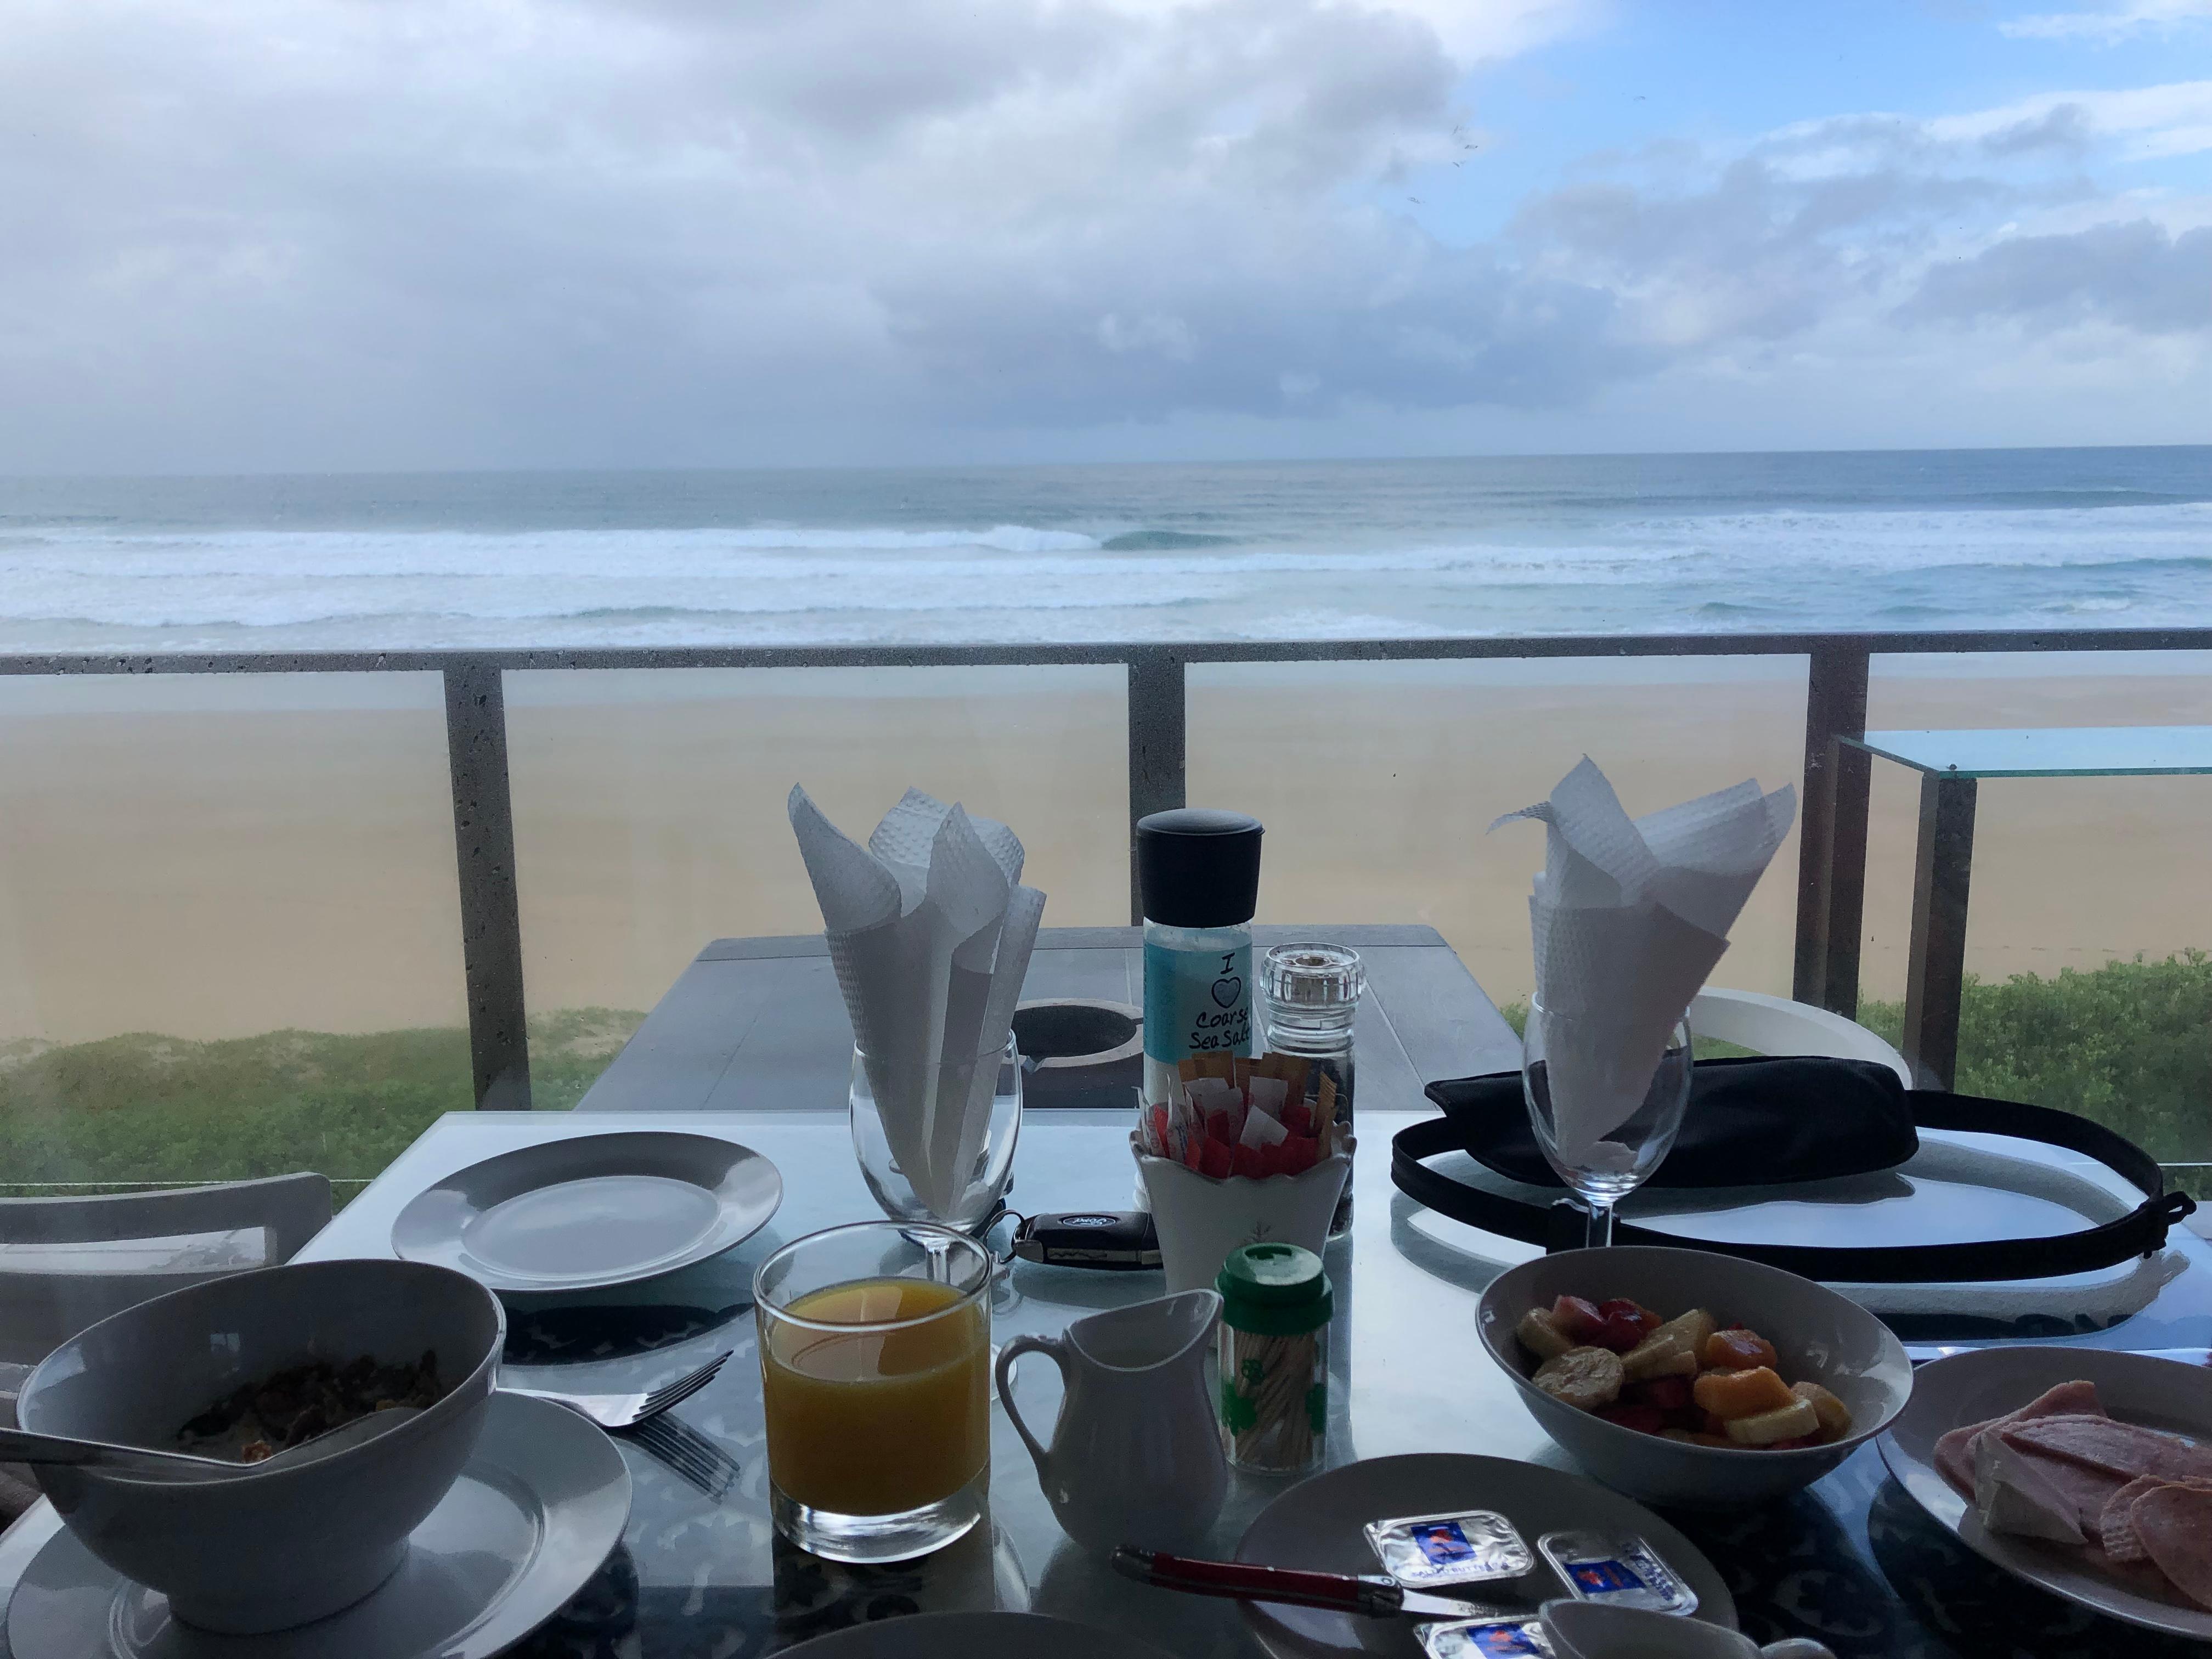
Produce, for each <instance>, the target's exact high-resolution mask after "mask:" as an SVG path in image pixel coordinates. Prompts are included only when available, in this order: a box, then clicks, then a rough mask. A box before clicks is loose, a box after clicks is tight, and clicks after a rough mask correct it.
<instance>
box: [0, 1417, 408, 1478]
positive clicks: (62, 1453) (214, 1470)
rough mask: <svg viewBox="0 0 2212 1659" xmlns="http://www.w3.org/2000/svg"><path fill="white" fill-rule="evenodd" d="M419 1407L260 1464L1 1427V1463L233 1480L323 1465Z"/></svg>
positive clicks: (341, 1430)
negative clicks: (266, 1472)
mask: <svg viewBox="0 0 2212 1659" xmlns="http://www.w3.org/2000/svg"><path fill="white" fill-rule="evenodd" d="M420 1409H421V1407H416V1406H391V1407H386V1408H385V1409H384V1410H382V1411H380V1412H371V1413H368V1415H367V1416H365V1417H356V1418H355V1419H353V1420H352V1421H350V1422H348V1423H341V1424H339V1425H337V1427H336V1428H334V1429H326V1430H325V1431H323V1432H322V1433H320V1434H319V1435H316V1436H314V1437H313V1438H312V1439H307V1440H302V1441H301V1443H299V1444H298V1445H296V1446H288V1447H286V1448H285V1449H283V1451H280V1452H278V1453H277V1454H276V1455H274V1456H273V1457H264V1458H263V1459H262V1460H261V1461H260V1462H258V1463H240V1462H234V1461H233V1460H232V1459H229V1458H227V1457H202V1456H199V1455H197V1454H196V1453H193V1452H179V1451H156V1450H155V1449H153V1448H152V1447H150V1446H118V1445H115V1444H113V1443H110V1442H108V1441H105V1440H79V1439H76V1438H75V1437H71V1436H68V1435H59V1434H33V1433H31V1432H30V1431H27V1430H25V1429H0V1461H6V1462H15V1463H55V1464H64V1465H67V1466H70V1467H72V1468H98V1469H108V1470H112V1471H113V1472H114V1473H116V1474H131V1475H137V1476H140V1477H142V1478H144V1479H149V1480H236V1479H239V1478H240V1477H241V1476H246V1475H254V1474H262V1473H264V1472H265V1471H267V1470H270V1469H277V1468H295V1467H296V1466H298V1465H299V1464H301V1463H313V1462H319V1461H320V1460H321V1459H323V1458H325V1457H329V1456H331V1455H335V1454H337V1453H338V1452H342V1451H344V1450H347V1449H349V1448H351V1447H353V1446H356V1445H358V1444H360V1443H362V1441H364V1440H371V1439H374V1437H376V1436H378V1435H380V1434H382V1433H384V1432H385V1431H387V1430H389V1429H394V1428H397V1427H398V1425H400V1424H401V1423H403V1422H404V1421H405V1420H406V1419H408V1418H410V1417H412V1416H414V1415H415V1414H416V1412H417V1411H419V1410H420Z"/></svg>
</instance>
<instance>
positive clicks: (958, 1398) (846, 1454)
mask: <svg viewBox="0 0 2212 1659" xmlns="http://www.w3.org/2000/svg"><path fill="white" fill-rule="evenodd" d="M993 1267H994V1261H993V1258H992V1255H991V1253H990V1251H988V1250H987V1249H984V1247H983V1246H982V1245H981V1244H979V1243H976V1242H975V1240H974V1239H972V1238H970V1237H968V1236H967V1235H966V1234H965V1233H958V1232H955V1231H952V1230H951V1229H950V1228H948V1227H934V1226H929V1225H923V1224H920V1223H915V1222H904V1221H864V1222H860V1223H859V1224H857V1225H853V1226H849V1227H832V1228H830V1229H829V1231H826V1232H819V1233H811V1234H809V1235H808V1236H807V1237H805V1238H801V1239H796V1240H793V1242H792V1243H789V1244H787V1245H785V1246H784V1247H783V1248H782V1249H780V1250H778V1251H777V1252H776V1253H775V1255H771V1256H770V1257H769V1259H768V1260H767V1261H763V1263H761V1267H760V1271H759V1273H757V1274H755V1275H754V1277H753V1314H754V1317H755V1318H756V1319H757V1321H758V1322H759V1325H760V1358H761V1392H762V1395H763V1399H764V1402H765V1405H766V1407H767V1416H768V1471H769V1512H770V1513H771V1514H772V1515H773V1516H775V1525H776V1530H777V1531H779V1532H781V1534H783V1535H784V1536H785V1537H786V1538H788V1539H789V1540H790V1541H792V1542H793V1543H794V1544H796V1545H798V1546H799V1547H800V1548H801V1549H804V1550H808V1551H811V1553H814V1554H816V1555H823V1556H827V1557H829V1559H831V1560H834V1561H903V1560H906V1559H909V1558H910V1557H913V1556H917V1555H926V1554H927V1553H929V1552H930V1551H932V1550H934V1549H940V1548H942V1547H944V1546H945V1545H947V1544H949V1543H951V1541H953V1540H954V1539H956V1538H957V1537H959V1536H960V1535H961V1534H963V1533H964V1532H966V1531H967V1530H968V1529H969V1528H970V1527H972V1526H974V1525H975V1522H976V1521H977V1519H978V1518H979V1517H981V1515H982V1513H983V1502H984V1495H985V1492H986V1489H987V1486H988V1485H989V1483H990V1478H991V1406H990V1371H991V1302H990V1291H991V1274H992V1271H993Z"/></svg>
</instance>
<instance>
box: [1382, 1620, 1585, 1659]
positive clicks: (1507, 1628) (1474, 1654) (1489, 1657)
mask: <svg viewBox="0 0 2212 1659" xmlns="http://www.w3.org/2000/svg"><path fill="white" fill-rule="evenodd" d="M1414 1634H1415V1635H1417V1636H1419V1638H1420V1640H1421V1651H1422V1652H1424V1653H1425V1654H1427V1655H1428V1656H1429V1659H1500V1656H1504V1659H1527V1656H1530V1655H1534V1656H1535V1659H1553V1654H1554V1652H1555V1651H1556V1650H1554V1649H1553V1646H1552V1642H1551V1638H1549V1637H1547V1636H1546V1635H1545V1634H1544V1625H1543V1621H1542V1620H1539V1619H1468V1620H1460V1621H1458V1622H1456V1623H1453V1624H1448V1625H1423V1626H1420V1627H1419V1629H1418V1630H1416V1631H1415V1632H1414Z"/></svg>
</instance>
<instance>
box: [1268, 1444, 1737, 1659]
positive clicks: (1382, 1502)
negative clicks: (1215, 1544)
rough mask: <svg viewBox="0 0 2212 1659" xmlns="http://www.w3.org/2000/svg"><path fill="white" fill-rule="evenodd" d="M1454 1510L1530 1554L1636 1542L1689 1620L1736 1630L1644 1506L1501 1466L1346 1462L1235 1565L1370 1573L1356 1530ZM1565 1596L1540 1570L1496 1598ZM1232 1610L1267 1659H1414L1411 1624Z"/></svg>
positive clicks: (1723, 1601) (1707, 1574) (1692, 1560)
mask: <svg viewBox="0 0 2212 1659" xmlns="http://www.w3.org/2000/svg"><path fill="white" fill-rule="evenodd" d="M1456 1510H1498V1512H1499V1513H1501V1514H1503V1515H1504V1516H1505V1518H1506V1519H1507V1520H1509V1521H1510V1522H1513V1524H1514V1525H1515V1526H1516V1527H1518V1528H1520V1529H1521V1535H1522V1537H1523V1538H1525V1539H1526V1540H1527V1541H1528V1547H1530V1548H1531V1549H1534V1547H1535V1546H1536V1541H1537V1539H1539V1538H1540V1537H1541V1536H1542V1535H1543V1534H1546V1533H1547V1532H1557V1531H1561V1530H1564V1529H1567V1528H1590V1529H1592V1530H1595V1531H1598V1532H1610V1533H1624V1532H1625V1533H1633V1534H1638V1535H1640V1536H1641V1537H1642V1538H1643V1539H1644V1542H1646V1543H1648V1544H1649V1545H1650V1546H1651V1547H1652V1548H1653V1549H1655V1550H1656V1551H1657V1552H1658V1553H1659V1557H1660V1559H1662V1560H1663V1561H1664V1562H1666V1564H1667V1565H1668V1566H1670V1567H1672V1568H1674V1571H1675V1572H1676V1573H1678V1574H1679V1575H1680V1577H1681V1579H1682V1582H1683V1583H1686V1584H1687V1585H1688V1586H1689V1587H1690V1588H1691V1589H1692V1590H1694V1591H1696V1592H1697V1596H1698V1606H1697V1609H1696V1615H1695V1616H1696V1617H1698V1618H1699V1619H1702V1620H1705V1621H1706V1622H1707V1623H1708V1624H1714V1625H1718V1626H1721V1627H1722V1628H1723V1629H1724V1630H1734V1629H1735V1598H1734V1597H1733V1596H1731V1595H1729V1591H1728V1585H1727V1584H1726V1583H1724V1582H1723V1580H1722V1578H1721V1576H1720V1574H1719V1573H1718V1572H1717V1571H1714V1568H1713V1564H1712V1563H1711V1562H1710V1561H1708V1560H1706V1559H1705V1556H1704V1554H1703V1553H1701V1552H1700V1551H1699V1548H1698V1547H1697V1546H1696V1545H1695V1544H1692V1542H1691V1541H1689V1540H1688V1539H1686V1538H1685V1537H1683V1536H1682V1534H1680V1533H1679V1532H1677V1531H1676V1530H1675V1529H1674V1528H1673V1527H1670V1526H1668V1524H1667V1522H1664V1521H1662V1520H1661V1519H1660V1518H1659V1517H1658V1516H1656V1515H1654V1514H1653V1513H1652V1512H1651V1511H1650V1510H1647V1509H1645V1508H1644V1505H1643V1504H1638V1503H1637V1502H1636V1501H1635V1500H1634V1499H1633V1498H1623V1497H1622V1496H1621V1495H1620V1493H1619V1492H1612V1491H1608V1490H1607V1488H1605V1487H1603V1486H1599V1485H1598V1484H1597V1483H1596V1482H1595V1481H1593V1480H1583V1478H1582V1477H1581V1476H1580V1475H1577V1474H1566V1473H1565V1472H1564V1471H1562V1470H1559V1469H1553V1468H1545V1467H1544V1466H1543V1465H1542V1464H1541V1463H1516V1462H1511V1461H1510V1460H1509V1459H1506V1458H1503V1457H1476V1456H1471V1455H1462V1454H1460V1453H1455V1452H1434V1453H1415V1454H1413V1455H1407V1456H1403V1457H1370V1458H1365V1459H1363V1460H1362V1461H1361V1462H1357V1463H1346V1464H1345V1465H1344V1466H1343V1467H1341V1468H1334V1469H1331V1470H1329V1471H1328V1473H1327V1474H1317V1475H1316V1476H1314V1477H1313V1479H1312V1480H1304V1481H1301V1482H1300V1483H1299V1484H1298V1485H1297V1486H1292V1487H1291V1489H1290V1490H1289V1491H1288V1492H1285V1493H1283V1495H1282V1496H1281V1497H1279V1498H1276V1499H1275V1501H1274V1502H1273V1503H1272V1504H1268V1505H1267V1508H1266V1509H1264V1510H1261V1511H1260V1513H1259V1514H1258V1515H1257V1516H1255V1517H1254V1518H1253V1522H1252V1524H1251V1525H1250V1526H1249V1527H1247V1528H1245V1529H1244V1539H1243V1542H1242V1543H1240V1544H1238V1545H1237V1559H1238V1560H1239V1561H1257V1562H1260V1563H1262V1564H1263V1565H1267V1566H1271V1567H1312V1568H1318V1569H1319V1570H1320V1571H1323V1572H1375V1571H1378V1570H1379V1569H1378V1568H1377V1567H1376V1562H1375V1555H1374V1552H1373V1551H1372V1550H1370V1549H1369V1548H1368V1546H1367V1539H1366V1535H1365V1534H1364V1533H1363V1532H1362V1531H1361V1530H1360V1529H1361V1528H1363V1527H1364V1526H1365V1525H1366V1524H1367V1523H1368V1522H1370V1521H1379V1520H1381V1519H1383V1518H1384V1517H1385V1516H1399V1515H1440V1514H1449V1513H1452V1512H1454V1511H1456ZM1482 1589H1483V1587H1481V1586H1476V1585H1466V1586H1462V1588H1461V1589H1460V1590H1458V1591H1455V1592H1454V1593H1455V1594H1465V1595H1474V1596H1480V1595H1481V1592H1482ZM1562 1593H1563V1592H1562V1591H1561V1589H1560V1588H1559V1580H1558V1579H1557V1578H1555V1577H1553V1576H1552V1571H1551V1569H1550V1568H1548V1567H1546V1566H1543V1565H1539V1566H1538V1568H1537V1570H1536V1571H1535V1572H1534V1574H1532V1575H1531V1576H1530V1577H1529V1578H1528V1580H1526V1581H1519V1582H1516V1583H1513V1584H1511V1585H1510V1586H1508V1587H1505V1588H1502V1589H1499V1590H1498V1591H1497V1592H1495V1594H1496V1596H1497V1599H1498V1601H1528V1602H1529V1603H1534V1602H1537V1601H1543V1600H1544V1599H1546V1598H1547V1596H1552V1595H1560V1594H1562ZM1237 1608H1238V1611H1240V1612H1241V1613H1243V1615H1244V1623H1245V1625H1246V1626H1247V1627H1248V1628H1249V1630H1250V1631H1251V1632H1252V1633H1253V1634H1254V1635H1255V1636H1256V1637H1258V1638H1260V1645H1261V1647H1262V1648H1264V1649H1266V1650H1267V1652H1268V1653H1270V1654H1272V1655H1273V1656H1274V1659H1339V1656H1346V1655H1365V1654H1384V1655H1396V1656H1401V1659H1420V1652H1421V1648H1420V1644H1419V1640H1418V1639H1417V1638H1415V1637H1414V1635H1413V1630H1414V1621H1413V1620H1407V1619H1361V1618H1356V1617H1354V1616H1353V1615H1352V1614H1351V1613H1328V1612H1324V1611H1323V1610H1322V1609H1321V1608H1318V1607H1282V1606H1279V1605H1277V1604H1275V1603H1273V1602H1262V1601H1240V1602H1239V1603H1237Z"/></svg>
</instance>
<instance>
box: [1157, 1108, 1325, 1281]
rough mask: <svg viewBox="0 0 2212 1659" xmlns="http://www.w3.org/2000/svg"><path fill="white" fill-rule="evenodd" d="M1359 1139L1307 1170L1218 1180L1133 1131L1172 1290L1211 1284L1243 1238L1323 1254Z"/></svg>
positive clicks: (1161, 1260)
mask: <svg viewBox="0 0 2212 1659" xmlns="http://www.w3.org/2000/svg"><path fill="white" fill-rule="evenodd" d="M1356 1146H1357V1143H1356V1142H1355V1141H1353V1140H1352V1139H1349V1138H1347V1139H1346V1140H1345V1141H1344V1142H1343V1144H1342V1147H1341V1149H1340V1151H1338V1152H1334V1153H1333V1154H1332V1155H1330V1156H1329V1157H1328V1158H1323V1159H1322V1160H1321V1161H1320V1162H1319V1163H1318V1164H1315V1165H1314V1166H1313V1168H1311V1169H1310V1170H1305V1171H1304V1172H1303V1173H1302V1174H1298V1175H1294V1176H1288V1175H1278V1176H1263V1177H1261V1178H1260V1179H1257V1180H1254V1179H1252V1178H1250V1177H1248V1176H1230V1177H1228V1178H1227V1179H1225V1180H1217V1179H1215V1178H1214V1177H1212V1176H1203V1175H1200V1173H1199V1172H1198V1171H1197V1170H1193V1169H1188V1168H1187V1167H1185V1166H1184V1165H1182V1164H1177V1163H1176V1162H1175V1161H1174V1160H1173V1159H1171V1158H1154V1157H1153V1156H1152V1154H1151V1153H1149V1152H1146V1151H1145V1150H1144V1148H1143V1147H1142V1146H1140V1145H1139V1143H1138V1139H1137V1137H1136V1136H1134V1135H1131V1136H1130V1137H1129V1151H1130V1152H1131V1154H1132V1155H1133V1157H1134V1158H1136V1160H1137V1170H1138V1172H1139V1175H1140V1176H1142V1177H1143V1179H1144V1182H1145V1194H1146V1200H1147V1201H1148V1202H1149V1203H1150V1204H1151V1206H1152V1225H1153V1228H1154V1229H1155V1231H1158V1234H1159V1240H1160V1267H1161V1270H1162V1272H1163V1273H1165V1275H1166V1277H1167V1287H1168V1290H1169V1291H1170V1292H1174V1291H1199V1290H1211V1289H1212V1288H1213V1280H1214V1277H1215V1275H1216V1274H1218V1273H1220V1271H1221V1264H1222V1263H1223V1262H1224V1261H1226V1260H1228V1257H1229V1253H1230V1251H1231V1250H1233V1249H1237V1246H1239V1245H1240V1244H1258V1243H1279V1244H1300V1245H1304V1247H1305V1248H1306V1249H1309V1250H1311V1251H1313V1252H1314V1253H1315V1254H1316V1255H1319V1254H1320V1253H1321V1251H1322V1248H1323V1247H1324V1246H1326V1245H1327V1244H1328V1224H1329V1221H1330V1219H1331V1218H1333V1217H1334V1215H1335V1213H1336V1200H1337V1197H1338V1195H1339V1194H1341V1193H1342V1192H1343V1190H1344V1183H1345V1182H1346V1181H1347V1180H1349V1179H1350V1178H1351V1175H1352V1152H1353V1151H1354V1149H1355V1147H1356Z"/></svg>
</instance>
